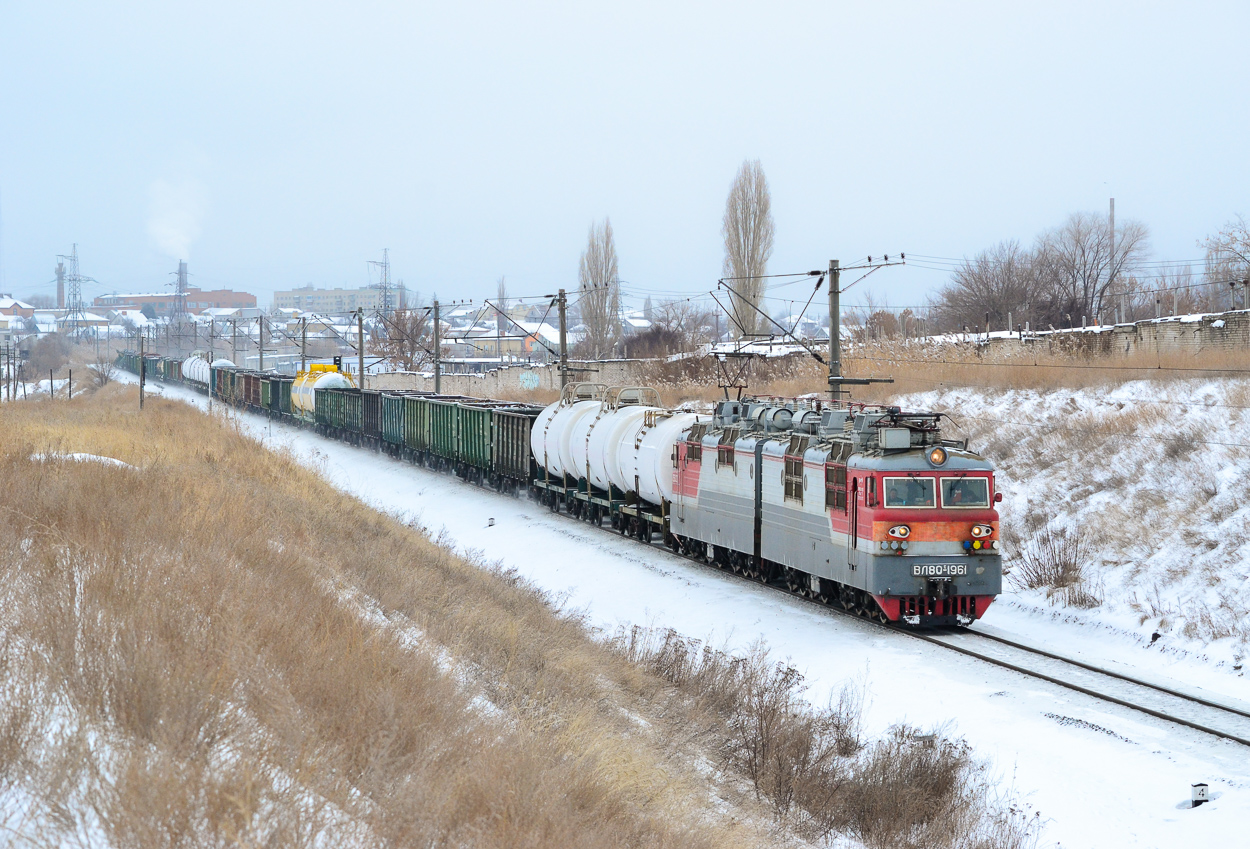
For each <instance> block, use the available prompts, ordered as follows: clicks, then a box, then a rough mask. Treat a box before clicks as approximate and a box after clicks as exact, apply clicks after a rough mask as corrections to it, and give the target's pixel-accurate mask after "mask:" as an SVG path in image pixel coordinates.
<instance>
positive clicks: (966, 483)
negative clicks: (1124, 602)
mask: <svg viewBox="0 0 1250 849" xmlns="http://www.w3.org/2000/svg"><path fill="white" fill-rule="evenodd" d="M989 483H990V482H989V479H987V478H942V506H943V507H989V506H990V486H989Z"/></svg>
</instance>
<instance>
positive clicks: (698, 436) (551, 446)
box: [118, 352, 1002, 625]
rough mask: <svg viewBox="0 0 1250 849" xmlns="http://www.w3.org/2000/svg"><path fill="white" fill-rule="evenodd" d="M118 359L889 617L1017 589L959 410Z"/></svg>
mask: <svg viewBox="0 0 1250 849" xmlns="http://www.w3.org/2000/svg"><path fill="white" fill-rule="evenodd" d="M118 364H119V366H121V367H122V368H125V369H127V370H129V371H131V372H134V373H139V372H140V370H142V371H143V372H144V373H145V374H146V375H147V377H148V379H153V380H159V381H162V382H172V383H181V384H184V385H186V386H189V387H191V388H193V389H196V390H197V391H199V392H201V393H204V394H207V395H209V396H210V397H211V398H214V399H217V400H218V401H220V402H223V403H226V404H230V405H234V406H238V407H241V408H245V409H248V410H251V411H253V412H258V413H261V414H264V415H267V416H270V417H272V418H277V419H281V420H285V421H289V422H291V423H294V424H298V425H301V426H306V427H311V428H314V429H315V430H316V431H317V432H318V433H321V434H323V435H325V436H328V437H331V438H335V439H339V440H343V441H346V442H349V443H351V444H354V445H360V446H364V447H369V448H372V449H374V450H378V451H383V452H386V453H388V454H390V455H392V456H394V457H396V458H399V459H403V460H406V461H409V462H412V463H416V464H420V465H424V466H428V467H431V468H435V469H441V470H444V471H449V472H454V473H455V474H457V475H459V476H460V477H462V478H464V479H465V480H468V481H471V482H473V483H477V484H481V485H486V486H491V487H493V488H495V489H498V490H500V491H510V492H515V493H526V494H528V495H529V496H530V497H532V498H536V499H537V500H539V501H541V502H542V503H543V504H544V505H546V506H547V507H548V508H550V509H551V510H553V511H564V512H567V513H568V514H570V515H572V516H574V517H576V518H579V519H583V520H586V521H588V522H592V523H594V524H596V525H602V524H604V522H607V523H609V524H610V525H611V527H612V528H614V529H615V530H617V531H618V532H620V533H621V534H625V535H628V536H631V537H634V538H636V539H638V540H639V541H641V542H645V543H652V542H655V541H657V540H659V541H662V542H663V543H664V544H666V545H667V546H668V547H669V548H671V549H672V550H673V551H675V552H678V553H680V554H683V555H685V556H687V557H691V558H694V559H697V560H699V561H702V562H706V563H709V564H712V565H714V566H717V567H719V568H722V569H725V570H728V571H732V572H735V573H737V574H739V575H742V576H744V577H746V578H749V579H751V580H755V581H758V582H761V583H766V584H772V585H777V586H780V587H784V588H786V589H788V590H789V591H791V592H793V593H796V594H799V595H802V596H806V597H808V598H812V599H815V600H817V601H820V602H822V603H826V604H830V605H835V606H838V607H841V608H843V609H845V610H848V611H851V612H853V613H856V614H858V615H860V616H863V617H865V618H869V619H874V620H878V621H880V622H883V623H907V624H910V625H946V624H951V625H970V624H972V622H974V621H975V620H976V619H978V618H980V617H981V616H982V615H983V614H984V613H985V611H986V609H987V608H988V607H989V605H990V603H991V602H992V601H993V600H994V598H995V597H996V596H997V595H998V593H999V592H1000V591H1001V589H1002V551H1001V548H1000V535H999V517H998V512H997V509H996V504H997V503H998V502H1000V501H1001V500H1002V496H1001V494H1000V493H999V492H998V491H997V489H996V486H995V479H994V468H993V466H992V465H991V464H990V463H989V462H988V461H986V460H985V458H984V457H982V456H980V455H979V454H977V453H976V452H974V451H972V450H970V449H969V447H968V444H967V442H966V440H954V439H948V438H944V437H943V436H942V433H941V427H940V423H941V414H937V413H930V412H907V411H903V410H902V409H900V408H898V407H892V406H876V405H867V404H857V403H848V402H829V401H821V400H815V399H776V398H743V399H736V400H735V399H726V400H724V401H721V402H719V403H718V404H717V405H716V407H715V410H714V412H713V414H711V415H700V414H696V413H691V412H684V411H675V410H671V409H666V408H665V407H664V406H663V405H662V404H661V402H660V398H659V395H658V393H657V392H656V391H655V390H654V389H650V388H645V387H607V386H603V385H601V384H593V383H579V384H572V385H569V386H567V387H565V389H564V391H563V393H562V395H561V398H560V400H558V401H556V402H555V403H553V404H550V405H548V406H546V407H539V406H534V405H530V404H522V403H514V402H506V401H493V400H489V399H484V398H471V397H463V396H455V395H439V394H434V393H431V392H417V391H387V390H363V391H362V390H361V389H359V388H358V387H356V386H355V384H354V381H353V380H352V377H351V376H350V375H347V374H343V373H341V372H340V371H339V370H338V368H337V367H336V366H333V365H314V366H311V367H309V368H308V369H307V370H305V371H301V372H300V373H299V374H297V375H295V376H294V377H292V376H289V375H279V374H275V373H273V372H255V371H249V370H246V369H241V368H238V367H237V366H235V365H234V364H233V363H231V362H230V361H228V360H211V358H206V357H204V356H203V355H202V354H194V355H192V356H191V357H188V358H186V359H182V360H179V359H170V358H165V357H159V356H144V357H142V358H140V357H139V356H138V355H136V354H134V353H131V352H125V353H122V354H121V355H119V357H118Z"/></svg>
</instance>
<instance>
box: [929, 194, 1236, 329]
mask: <svg viewBox="0 0 1250 849" xmlns="http://www.w3.org/2000/svg"><path fill="white" fill-rule="evenodd" d="M1203 244H1204V247H1205V248H1206V261H1205V268H1204V269H1203V271H1202V272H1200V273H1198V272H1195V271H1194V270H1193V269H1192V268H1190V267H1188V266H1183V267H1176V266H1166V265H1163V264H1159V265H1157V266H1154V267H1151V266H1149V265H1148V264H1147V263H1146V259H1147V257H1148V256H1149V251H1150V233H1149V230H1148V229H1147V227H1146V225H1144V224H1142V223H1141V222H1137V221H1129V222H1126V223H1123V224H1117V225H1116V227H1115V229H1114V231H1113V230H1112V226H1111V221H1110V218H1109V216H1106V215H1097V214H1093V213H1076V214H1074V215H1071V216H1069V218H1068V220H1067V221H1065V222H1064V223H1063V224H1062V225H1060V226H1059V227H1055V228H1053V229H1051V230H1047V231H1046V232H1044V233H1042V234H1041V235H1039V236H1038V237H1037V238H1036V239H1035V240H1034V242H1033V244H1032V245H1031V246H1029V247H1025V246H1023V245H1021V244H1020V243H1019V242H1018V241H1014V240H1011V241H1004V242H999V243H998V244H996V245H994V246H993V247H990V248H987V249H986V250H983V251H981V252H980V253H978V254H976V255H975V256H974V257H972V258H971V259H965V260H964V261H963V263H962V264H961V265H960V266H959V267H958V269H957V270H956V271H955V272H954V274H952V276H951V280H950V282H949V283H948V284H947V285H946V286H944V287H943V288H942V289H941V290H940V291H939V292H938V294H937V296H936V297H935V298H934V299H933V301H932V303H931V305H930V310H929V312H930V315H929V319H930V320H931V322H932V326H933V328H934V329H936V330H961V329H963V328H965V327H967V328H979V329H984V327H985V322H986V316H987V314H988V316H989V327H990V329H1004V328H1006V326H1007V321H1008V317H1009V316H1010V317H1011V319H1012V322H1013V323H1014V324H1015V325H1017V326H1018V325H1021V324H1024V323H1026V322H1028V323H1030V324H1031V326H1032V327H1034V328H1040V329H1044V328H1047V327H1051V326H1053V327H1072V326H1080V324H1081V323H1082V322H1091V323H1092V322H1095V321H1098V320H1100V319H1101V320H1102V321H1103V322H1108V321H1115V320H1125V321H1130V320H1135V319H1142V318H1152V317H1154V315H1155V313H1156V309H1158V310H1159V311H1161V312H1163V313H1164V314H1170V313H1172V312H1173V311H1176V312H1179V313H1188V312H1200V311H1212V312H1213V311H1219V310H1223V309H1228V308H1231V307H1234V306H1241V303H1242V302H1241V301H1240V300H1239V298H1240V297H1241V296H1240V294H1239V293H1238V290H1237V289H1236V288H1235V287H1234V286H1233V285H1231V284H1238V283H1239V282H1240V281H1242V280H1244V279H1245V278H1246V277H1247V276H1248V275H1250V229H1248V228H1247V225H1246V222H1245V220H1244V219H1241V218H1239V219H1237V220H1236V221H1234V222H1231V223H1229V224H1228V225H1227V226H1226V227H1225V228H1224V229H1223V230H1221V231H1220V232H1219V233H1217V234H1215V235H1214V236H1211V237H1209V238H1208V239H1206V240H1205V242H1204V243H1203Z"/></svg>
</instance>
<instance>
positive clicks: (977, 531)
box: [972, 525, 994, 539]
mask: <svg viewBox="0 0 1250 849" xmlns="http://www.w3.org/2000/svg"><path fill="white" fill-rule="evenodd" d="M992 533H994V528H993V527H992V526H990V525H973V526H972V536H973V538H974V539H983V538H985V537H987V536H990V535H991V534H992Z"/></svg>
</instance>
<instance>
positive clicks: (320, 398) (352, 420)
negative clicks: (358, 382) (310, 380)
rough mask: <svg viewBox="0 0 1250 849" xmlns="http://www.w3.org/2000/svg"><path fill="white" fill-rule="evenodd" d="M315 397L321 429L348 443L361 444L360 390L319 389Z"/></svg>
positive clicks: (315, 409)
mask: <svg viewBox="0 0 1250 849" xmlns="http://www.w3.org/2000/svg"><path fill="white" fill-rule="evenodd" d="M313 397H314V401H313V403H314V418H315V419H316V422H317V425H318V426H319V427H321V428H322V429H323V430H326V431H328V432H329V433H330V434H331V435H332V436H337V437H339V438H341V439H344V440H346V441H348V442H353V443H359V442H360V436H361V433H360V390H358V389H318V390H317V391H316V394H315V395H314V396H313Z"/></svg>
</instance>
